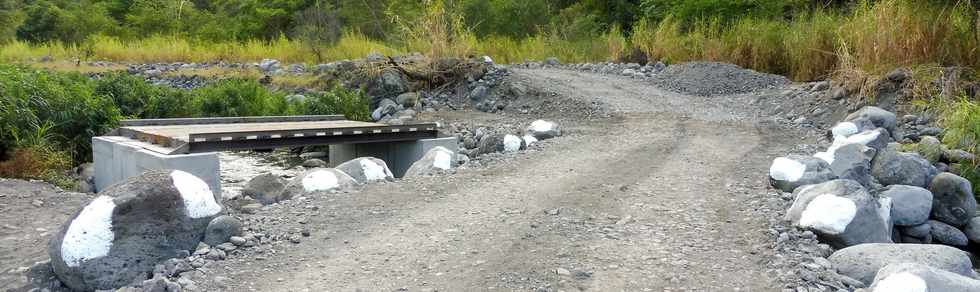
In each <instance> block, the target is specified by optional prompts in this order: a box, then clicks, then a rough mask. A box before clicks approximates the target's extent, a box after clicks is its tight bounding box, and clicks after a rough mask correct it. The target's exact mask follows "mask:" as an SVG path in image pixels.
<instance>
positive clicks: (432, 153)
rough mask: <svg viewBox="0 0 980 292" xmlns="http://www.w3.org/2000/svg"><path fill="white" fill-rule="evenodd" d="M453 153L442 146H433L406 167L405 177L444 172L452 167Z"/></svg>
mask: <svg viewBox="0 0 980 292" xmlns="http://www.w3.org/2000/svg"><path fill="white" fill-rule="evenodd" d="M454 156H455V153H453V152H452V151H450V150H449V149H446V148H445V147H442V146H437V147H433V148H432V149H430V150H429V152H427V153H425V156H423V157H422V159H419V160H418V161H416V162H415V163H413V164H412V166H411V167H409V168H408V171H406V172H405V177H406V178H408V177H418V176H425V175H433V174H439V173H444V172H446V171H449V170H450V169H452V168H453V157H454Z"/></svg>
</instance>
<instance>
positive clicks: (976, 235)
mask: <svg viewBox="0 0 980 292" xmlns="http://www.w3.org/2000/svg"><path fill="white" fill-rule="evenodd" d="M963 234H964V235H966V238H967V239H969V240H970V242H973V243H975V244H980V217H973V218H970V222H967V223H966V226H964V227H963Z"/></svg>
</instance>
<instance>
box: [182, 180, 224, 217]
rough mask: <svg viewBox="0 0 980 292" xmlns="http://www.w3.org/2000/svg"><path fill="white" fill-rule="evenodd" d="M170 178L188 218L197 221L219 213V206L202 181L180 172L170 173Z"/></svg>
mask: <svg viewBox="0 0 980 292" xmlns="http://www.w3.org/2000/svg"><path fill="white" fill-rule="evenodd" d="M170 178H172V179H173V181H174V187H177V191H178V192H180V197H181V198H182V199H183V200H184V208H186V209H187V216H188V217H191V218H194V219H197V218H204V217H210V216H214V215H215V214H218V213H221V205H218V202H217V201H215V200H214V193H212V192H211V187H209V186H208V184H207V183H206V182H204V180H201V179H200V178H198V177H197V176H195V175H193V174H190V173H187V172H184V171H180V170H174V171H173V172H171V173H170Z"/></svg>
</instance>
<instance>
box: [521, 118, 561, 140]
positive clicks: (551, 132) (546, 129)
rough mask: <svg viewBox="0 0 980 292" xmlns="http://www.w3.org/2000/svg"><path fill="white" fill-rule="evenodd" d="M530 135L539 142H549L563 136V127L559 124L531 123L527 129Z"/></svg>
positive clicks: (546, 122)
mask: <svg viewBox="0 0 980 292" xmlns="http://www.w3.org/2000/svg"><path fill="white" fill-rule="evenodd" d="M527 133H528V135H531V136H533V137H534V138H535V139H538V140H547V139H551V138H554V137H558V136H561V134H562V132H561V126H560V125H558V123H555V122H550V121H545V120H536V121H534V122H532V123H531V125H530V126H528V128H527Z"/></svg>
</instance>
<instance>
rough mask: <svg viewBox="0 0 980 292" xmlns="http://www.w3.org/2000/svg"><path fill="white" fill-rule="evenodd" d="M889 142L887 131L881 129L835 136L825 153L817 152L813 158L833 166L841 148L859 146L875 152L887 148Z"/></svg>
mask: <svg viewBox="0 0 980 292" xmlns="http://www.w3.org/2000/svg"><path fill="white" fill-rule="evenodd" d="M832 131H833V130H832ZM890 141H891V138H890V137H889V134H888V131H887V130H885V129H883V128H877V129H872V130H865V131H862V132H859V133H856V134H852V135H848V136H835V137H834V142H833V144H831V145H830V147H828V148H827V151H824V152H818V153H817V154H814V155H813V156H814V157H817V158H820V159H823V160H824V161H827V163H830V164H833V163H834V162H836V161H837V155H838V153H837V152H838V150H839V149H840V148H841V147H844V146H847V145H852V144H859V145H864V146H867V147H869V148H872V149H874V150H875V151H877V150H879V149H882V148H884V147H885V146H887V145H888V142H890Z"/></svg>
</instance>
